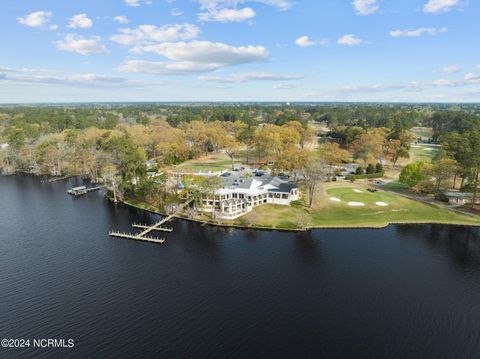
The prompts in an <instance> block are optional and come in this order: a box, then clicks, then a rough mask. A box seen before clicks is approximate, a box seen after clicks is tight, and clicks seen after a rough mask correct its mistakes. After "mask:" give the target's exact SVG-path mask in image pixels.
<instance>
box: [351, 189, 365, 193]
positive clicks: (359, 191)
mask: <svg viewBox="0 0 480 359" xmlns="http://www.w3.org/2000/svg"><path fill="white" fill-rule="evenodd" d="M353 192H357V193H363V191H361V190H359V189H356V188H355V189H354V190H353Z"/></svg>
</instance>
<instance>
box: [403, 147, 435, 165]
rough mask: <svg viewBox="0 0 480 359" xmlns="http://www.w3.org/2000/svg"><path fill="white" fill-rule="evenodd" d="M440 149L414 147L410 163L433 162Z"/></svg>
mask: <svg viewBox="0 0 480 359" xmlns="http://www.w3.org/2000/svg"><path fill="white" fill-rule="evenodd" d="M437 153H438V148H435V147H427V146H418V145H412V146H411V147H410V162H411V163H412V162H432V160H433V158H434V157H435V156H436V155H437Z"/></svg>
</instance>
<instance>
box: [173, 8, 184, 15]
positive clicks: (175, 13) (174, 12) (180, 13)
mask: <svg viewBox="0 0 480 359" xmlns="http://www.w3.org/2000/svg"><path fill="white" fill-rule="evenodd" d="M170 15H172V16H181V15H183V11H182V10H180V9H179V8H173V9H172V10H170Z"/></svg>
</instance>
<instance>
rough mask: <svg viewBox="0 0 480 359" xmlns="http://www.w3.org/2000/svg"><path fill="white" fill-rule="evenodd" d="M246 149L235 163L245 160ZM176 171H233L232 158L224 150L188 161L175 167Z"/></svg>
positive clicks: (238, 163) (239, 154)
mask: <svg viewBox="0 0 480 359" xmlns="http://www.w3.org/2000/svg"><path fill="white" fill-rule="evenodd" d="M245 154H246V152H245V151H243V150H242V151H239V153H238V156H237V158H236V159H235V164H236V165H240V164H242V163H243V162H244V160H245V156H246V155H245ZM175 170H176V171H185V172H198V171H202V172H208V171H211V172H218V171H231V170H232V160H231V159H230V158H229V157H228V156H227V155H226V154H225V153H223V152H219V153H212V154H209V155H208V156H204V157H201V158H198V159H193V160H189V161H186V162H184V163H182V164H180V165H178V166H176V167H175Z"/></svg>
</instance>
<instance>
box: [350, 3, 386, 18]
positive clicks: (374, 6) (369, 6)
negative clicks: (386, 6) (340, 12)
mask: <svg viewBox="0 0 480 359" xmlns="http://www.w3.org/2000/svg"><path fill="white" fill-rule="evenodd" d="M352 5H353V7H354V9H355V11H356V13H357V15H371V14H373V13H375V12H377V11H378V9H379V8H380V6H379V5H378V2H377V0H354V1H353V2H352Z"/></svg>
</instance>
